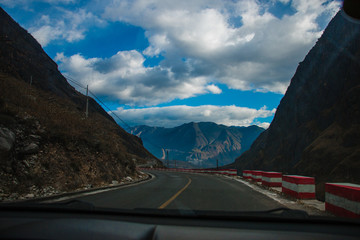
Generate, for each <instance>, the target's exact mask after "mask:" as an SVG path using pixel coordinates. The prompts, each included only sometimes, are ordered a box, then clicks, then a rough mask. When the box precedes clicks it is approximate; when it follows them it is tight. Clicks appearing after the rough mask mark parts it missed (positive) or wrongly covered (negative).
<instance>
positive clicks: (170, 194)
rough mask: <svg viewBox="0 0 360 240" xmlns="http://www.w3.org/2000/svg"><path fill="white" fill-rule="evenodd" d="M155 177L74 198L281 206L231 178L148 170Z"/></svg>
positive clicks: (108, 203) (138, 204) (222, 207)
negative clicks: (140, 182)
mask: <svg viewBox="0 0 360 240" xmlns="http://www.w3.org/2000/svg"><path fill="white" fill-rule="evenodd" d="M149 172H150V173H151V174H153V175H154V176H155V179H153V180H151V181H148V182H145V183H142V184H136V185H133V186H132V185H130V186H126V187H124V188H120V189H116V190H112V191H107V192H102V193H98V194H94V195H89V196H84V197H78V198H76V199H79V200H82V201H86V202H90V203H92V204H94V205H95V206H96V207H106V208H120V209H135V208H156V209H162V208H164V209H187V210H219V211H261V210H269V209H273V208H277V207H283V206H282V205H281V204H279V203H278V202H276V201H274V200H272V199H270V198H269V197H267V196H265V195H263V194H261V193H259V192H257V191H255V190H253V189H252V188H250V187H248V186H246V185H244V184H242V183H240V182H238V181H234V180H232V179H228V178H224V177H221V176H214V175H207V174H198V173H177V172H160V171H149Z"/></svg>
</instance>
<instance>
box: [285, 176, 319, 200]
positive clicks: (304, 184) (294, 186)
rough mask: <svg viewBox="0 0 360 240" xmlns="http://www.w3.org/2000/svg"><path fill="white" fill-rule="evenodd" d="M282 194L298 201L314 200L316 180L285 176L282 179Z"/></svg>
mask: <svg viewBox="0 0 360 240" xmlns="http://www.w3.org/2000/svg"><path fill="white" fill-rule="evenodd" d="M282 192H283V193H285V194H286V195H289V196H292V197H295V198H298V199H314V198H315V178H313V177H304V176H297V175H284V176H283V177H282Z"/></svg>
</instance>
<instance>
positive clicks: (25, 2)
mask: <svg viewBox="0 0 360 240" xmlns="http://www.w3.org/2000/svg"><path fill="white" fill-rule="evenodd" d="M75 1H76V0H0V3H1V4H4V5H5V6H8V7H14V6H19V5H20V6H22V7H28V6H29V5H30V4H31V3H33V2H44V3H50V4H69V3H73V2H75Z"/></svg>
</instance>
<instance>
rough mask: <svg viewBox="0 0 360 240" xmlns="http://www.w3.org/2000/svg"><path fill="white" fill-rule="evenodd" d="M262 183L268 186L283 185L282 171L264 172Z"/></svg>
mask: <svg viewBox="0 0 360 240" xmlns="http://www.w3.org/2000/svg"><path fill="white" fill-rule="evenodd" d="M261 184H262V185H264V186H267V187H281V186H282V173H280V172H263V173H262V176H261Z"/></svg>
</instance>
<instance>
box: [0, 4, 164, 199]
mask: <svg viewBox="0 0 360 240" xmlns="http://www.w3.org/2000/svg"><path fill="white" fill-rule="evenodd" d="M0 41H1V44H0V53H1V54H0V200H14V199H19V198H24V196H28V197H36V196H43V195H50V194H54V193H56V192H66V191H73V190H75V189H82V188H84V187H87V188H88V187H97V186H106V185H108V184H110V183H114V182H115V183H116V182H121V181H125V179H127V180H129V179H135V178H139V177H141V176H140V175H139V172H137V171H136V165H144V164H145V165H158V166H159V165H161V162H160V161H159V160H157V159H156V158H155V157H154V156H153V155H152V154H150V153H149V152H148V151H147V150H146V149H145V148H144V147H143V146H142V142H141V140H140V138H138V137H136V136H134V135H131V134H128V133H127V132H125V131H124V130H123V129H122V128H121V127H119V126H118V125H117V124H116V123H115V121H114V120H113V119H112V118H111V116H109V115H108V114H107V113H106V112H105V111H104V110H103V109H102V108H101V106H100V105H98V104H97V103H96V102H95V101H94V100H93V99H91V98H90V100H89V117H88V118H85V114H84V111H85V104H86V97H85V96H84V95H82V94H81V93H79V92H77V91H76V90H75V89H74V88H73V87H72V86H71V85H69V84H68V82H67V81H66V79H65V78H64V77H63V76H62V75H61V73H60V72H59V71H58V69H57V64H56V63H55V62H54V61H53V60H52V59H51V58H50V57H49V56H48V55H47V54H46V53H45V52H44V51H43V50H42V48H41V46H40V45H39V43H38V42H37V41H36V40H35V39H34V38H33V37H32V36H31V35H30V34H28V33H27V31H26V30H24V29H23V28H21V27H20V26H19V25H18V24H17V23H16V22H15V21H14V20H13V19H11V17H10V16H9V15H8V14H7V13H6V12H5V11H3V9H1V8H0ZM129 177H130V178H129Z"/></svg>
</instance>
